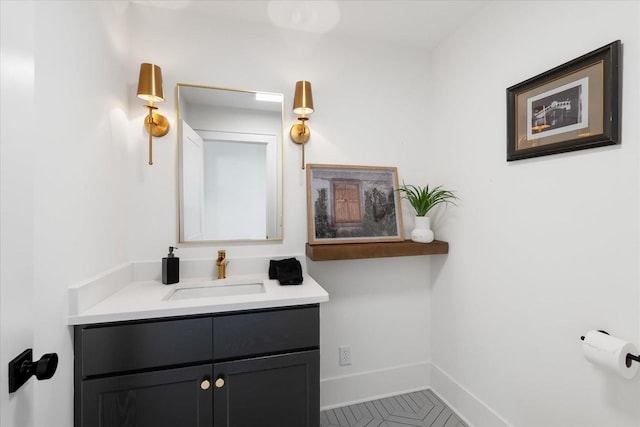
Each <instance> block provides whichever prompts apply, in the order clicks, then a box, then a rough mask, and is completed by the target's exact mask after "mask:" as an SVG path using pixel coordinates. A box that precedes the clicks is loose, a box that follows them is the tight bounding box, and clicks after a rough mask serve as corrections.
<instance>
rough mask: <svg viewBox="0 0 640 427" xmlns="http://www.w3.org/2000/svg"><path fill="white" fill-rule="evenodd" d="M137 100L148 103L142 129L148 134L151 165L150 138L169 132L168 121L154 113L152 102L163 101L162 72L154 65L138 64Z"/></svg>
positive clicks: (151, 161) (150, 162)
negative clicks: (147, 112) (147, 111)
mask: <svg viewBox="0 0 640 427" xmlns="http://www.w3.org/2000/svg"><path fill="white" fill-rule="evenodd" d="M138 98H140V99H144V100H145V101H147V102H148V104H147V105H145V107H147V108H148V109H149V115H147V117H146V118H145V121H144V128H145V129H146V130H147V133H148V134H149V164H150V165H152V164H153V155H152V149H151V139H152V137H154V136H155V137H159V136H165V135H166V134H167V133H168V132H169V120H167V118H166V117H165V116H163V115H162V114H157V113H154V110H157V109H158V107H156V106H154V105H153V103H154V102H163V101H164V92H163V90H162V70H161V69H160V67H158V66H157V65H155V64H148V63H143V64H140V77H139V78H138Z"/></svg>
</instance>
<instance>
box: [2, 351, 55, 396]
mask: <svg viewBox="0 0 640 427" xmlns="http://www.w3.org/2000/svg"><path fill="white" fill-rule="evenodd" d="M32 354H33V353H32V351H31V349H30V348H28V349H26V350H25V351H23V352H22V353H21V354H20V355H19V356H17V357H16V358H15V359H13V360H12V361H11V362H9V393H13V392H15V391H16V390H18V389H19V388H20V387H21V386H22V385H23V384H24V383H26V382H27V380H28V379H29V378H31V376H32V375H35V376H36V378H37V379H39V380H48V379H49V378H51V377H52V376H53V374H55V373H56V369H57V368H58V355H57V354H56V353H47V354H45V355H43V356H42V357H41V358H40V360H38V361H36V362H33V361H32V358H31V356H32Z"/></svg>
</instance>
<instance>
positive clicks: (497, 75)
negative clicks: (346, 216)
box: [426, 1, 640, 427]
mask: <svg viewBox="0 0 640 427" xmlns="http://www.w3.org/2000/svg"><path fill="white" fill-rule="evenodd" d="M638 8H639V3H638V2H592V1H587V2H573V1H570V2H549V3H542V2H495V3H494V2H492V3H491V4H490V5H488V6H487V7H486V8H484V9H483V10H482V11H481V13H480V14H479V15H478V16H476V17H475V19H474V20H473V22H470V23H469V24H468V25H466V26H465V27H464V28H463V29H462V30H460V31H458V32H457V34H455V35H454V36H452V37H450V38H449V39H448V40H447V41H446V42H444V43H442V44H441V45H440V46H438V48H437V49H435V51H434V52H433V57H432V64H433V68H432V70H433V72H432V78H433V81H434V82H437V83H436V84H435V86H434V93H433V98H432V99H431V100H430V106H431V107H432V109H433V117H434V119H435V122H436V123H438V126H437V127H436V128H435V130H434V134H435V136H436V138H435V139H436V140H437V141H438V144H437V145H433V146H430V147H429V153H430V154H431V156H432V157H435V158H437V159H438V162H437V163H436V162H433V163H429V166H430V171H429V173H428V174H427V175H426V179H428V180H429V181H445V182H448V183H451V184H450V185H451V187H452V188H454V189H456V190H457V191H458V193H459V195H460V197H461V199H462V201H461V203H460V204H459V207H458V208H457V209H454V210H449V212H448V215H447V221H446V224H441V225H442V227H441V229H440V231H441V233H442V236H443V237H445V239H446V240H448V241H450V242H451V246H450V253H449V255H448V256H447V257H446V259H438V260H436V261H434V262H433V264H432V269H433V278H434V283H433V290H432V292H433V294H432V301H431V302H432V305H431V310H432V316H433V317H432V343H431V347H432V360H433V362H434V364H435V367H434V370H433V371H432V382H433V385H434V388H435V389H436V390H438V391H439V392H441V393H442V394H443V395H444V397H445V398H447V399H448V400H449V401H450V402H452V403H453V404H454V405H455V406H456V407H457V408H458V409H459V410H461V412H462V413H463V414H465V415H467V416H468V417H469V419H470V420H472V421H474V420H475V422H476V423H477V424H478V425H479V426H480V425H491V426H495V425H497V424H495V422H496V420H495V419H494V420H493V422H482V421H481V420H488V419H491V418H490V417H489V418H482V417H483V411H482V408H478V407H477V405H476V403H477V402H474V401H473V399H471V398H470V395H469V394H468V393H467V392H470V393H472V394H473V395H475V396H476V397H477V398H479V399H480V400H481V401H482V402H484V403H485V404H487V405H489V406H490V407H491V408H492V409H493V410H494V411H496V412H497V413H499V414H500V415H501V416H502V417H503V418H504V419H505V420H506V421H507V422H509V423H511V424H512V425H517V426H523V427H526V426H530V427H542V426H545V427H554V426H557V427H560V426H562V427H577V426H580V427H589V426H593V427H596V426H598V427H602V426H617V427H623V426H629V427H630V426H637V425H638V423H639V422H640V406H639V405H638V398H639V397H640V376H639V377H636V378H635V379H633V380H632V381H625V380H623V379H620V378H616V377H614V376H608V375H605V374H603V373H602V372H600V371H599V370H598V369H596V368H594V367H593V366H592V365H590V364H589V363H587V362H586V361H585V359H584V357H583V355H582V352H581V342H580V339H579V337H580V336H581V335H583V334H584V333H585V332H586V331H587V330H590V329H605V330H608V331H609V332H611V333H612V334H615V335H617V336H619V337H621V338H624V339H626V340H629V341H633V342H635V343H636V345H639V344H640V329H639V326H640V305H639V304H638V301H639V297H640V293H639V290H640V275H639V271H638V263H639V260H640V252H639V244H638V242H639V240H638V236H639V232H640V231H639V221H640V212H639V210H638V201H639V196H640V189H639V186H638V176H639V175H640V170H639V166H638V159H639V157H640V156H639V150H638V141H639V139H640V125H639V122H638V117H640V96H639V95H640V93H639V91H640V88H639V76H640V64H639V61H640V55H639V54H638V52H639V45H640V35H639V33H638V31H639V30H638V29H639V27H640V20H639V11H638ZM549 12H552V13H549ZM616 39H621V40H622V42H623V45H624V55H623V57H624V59H623V67H624V73H623V87H624V95H623V105H622V107H623V108H622V112H623V116H622V145H620V146H613V147H606V148H598V149H592V150H585V151H579V152H574V153H567V154H561V155H555V156H547V157H541V158H537V159H531V160H523V161H518V162H511V163H507V162H506V161H505V156H506V149H505V126H506V123H505V116H506V102H505V101H506V99H505V98H506V97H505V89H506V88H507V87H509V86H511V85H513V84H516V83H519V82H521V81H523V80H525V79H527V78H529V77H532V76H534V75H536V74H538V73H541V72H543V71H546V70H548V69H550V68H553V67H555V66H557V65H560V64H562V63H564V62H566V61H569V60H571V59H573V58H576V57H578V56H580V55H582V54H584V53H587V52H589V51H591V50H594V49H596V48H598V47H600V46H603V45H606V44H608V43H610V42H612V41H614V40H616ZM447 376H448V377H447ZM485 415H486V414H485Z"/></svg>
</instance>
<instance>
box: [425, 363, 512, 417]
mask: <svg viewBox="0 0 640 427" xmlns="http://www.w3.org/2000/svg"><path fill="white" fill-rule="evenodd" d="M430 367H431V375H430V380H431V381H430V385H431V386H430V387H429V388H431V390H432V391H433V392H434V393H435V394H437V395H438V397H439V398H441V399H442V400H443V401H444V402H445V403H446V404H447V405H448V406H449V407H450V408H451V409H452V410H453V411H455V412H456V413H457V414H458V416H460V418H462V419H463V420H464V421H465V422H466V423H467V424H469V426H475V427H513V426H512V425H511V424H509V422H507V421H506V420H505V419H504V418H502V417H501V416H500V415H498V414H497V413H496V412H495V411H494V410H493V409H491V408H490V407H489V406H488V405H487V404H486V403H484V402H483V401H482V400H480V399H478V397H477V396H475V395H474V394H473V393H471V391H469V390H468V389H467V388H466V387H464V386H463V385H462V384H460V383H459V382H457V381H456V380H454V379H453V378H452V377H451V376H450V375H449V374H447V373H446V372H445V371H443V370H442V369H441V368H440V367H439V366H438V365H436V364H435V363H430ZM471 420H473V422H471Z"/></svg>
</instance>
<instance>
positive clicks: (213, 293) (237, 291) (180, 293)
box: [165, 281, 264, 301]
mask: <svg viewBox="0 0 640 427" xmlns="http://www.w3.org/2000/svg"><path fill="white" fill-rule="evenodd" d="M261 293H264V284H263V283H262V282H255V283H236V284H230V283H221V284H216V283H215V281H213V284H206V283H203V284H200V285H190V286H186V287H184V288H177V289H176V290H174V291H173V292H172V293H170V294H169V295H168V296H167V297H166V298H165V300H171V301H175V300H181V299H194V298H213V297H227V296H231V295H249V294H261Z"/></svg>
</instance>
